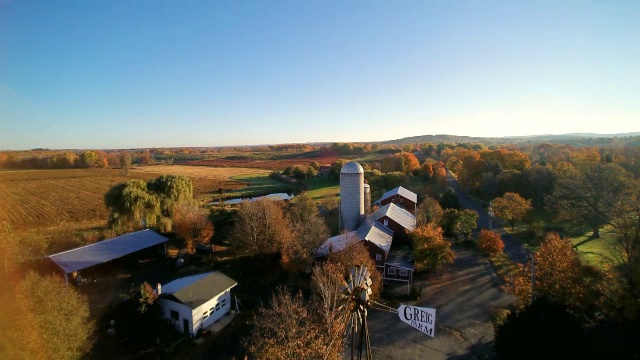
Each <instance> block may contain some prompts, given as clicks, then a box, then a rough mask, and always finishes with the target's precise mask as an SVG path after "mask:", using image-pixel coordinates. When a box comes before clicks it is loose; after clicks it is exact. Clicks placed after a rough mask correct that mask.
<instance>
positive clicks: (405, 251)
mask: <svg viewBox="0 0 640 360" xmlns="http://www.w3.org/2000/svg"><path fill="white" fill-rule="evenodd" d="M412 259H413V257H412V254H411V249H409V247H407V246H403V247H401V248H399V249H393V250H391V251H390V252H389V255H388V256H387V261H386V263H387V264H388V265H391V266H396V267H401V268H405V269H407V270H415V266H414V265H413V261H412Z"/></svg>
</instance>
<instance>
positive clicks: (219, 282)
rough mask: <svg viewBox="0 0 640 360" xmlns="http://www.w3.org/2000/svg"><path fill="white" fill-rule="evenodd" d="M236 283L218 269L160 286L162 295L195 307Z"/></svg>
mask: <svg viewBox="0 0 640 360" xmlns="http://www.w3.org/2000/svg"><path fill="white" fill-rule="evenodd" d="M236 285H238V283H237V282H236V281H235V280H233V279H232V278H230V277H228V276H227V275H225V274H223V273H221V272H220V271H213V272H208V273H203V274H197V275H191V276H186V277H183V278H179V279H176V280H173V281H171V282H169V283H167V284H165V285H162V287H161V293H160V296H162V295H171V296H173V298H174V299H176V300H177V301H179V302H181V303H183V304H185V305H187V306H189V307H190V308H191V309H196V308H197V307H198V306H200V305H202V304H204V303H205V302H207V301H209V300H211V299H212V298H214V297H216V296H217V295H219V294H220V293H223V292H225V291H226V290H229V289H231V288H232V287H234V286H236Z"/></svg>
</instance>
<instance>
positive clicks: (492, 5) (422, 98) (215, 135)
mask: <svg viewBox="0 0 640 360" xmlns="http://www.w3.org/2000/svg"><path fill="white" fill-rule="evenodd" d="M629 131H640V1H637V0H631V1H600V2H589V1H582V0H581V1H568V0H567V1H557V0H554V1H518V0H516V1H512V0H504V1H475V0H474V1H472V0H468V1H456V0H442V1H415V0H412V1H408V0H399V1H395V0H394V1H378V0H366V1H359V0H346V1H333V0H288V1H285V0H258V1H242V0H233V1H226V0H198V1H196V0H193V1H192V0H184V1H183V0H180V1H177V0H176V1H162V0H154V1H143V0H135V1H130V0H126V1H118V0H109V1H84V0H75V1H66V0H60V1H22V0H15V1H12V0H0V149H16V150H17V149H30V148H36V147H44V148H52V149H60V148H77V149H80V148H90V149H104V148H132V147H170V146H223V145H253V144H279V143H304V142H316V141H323V142H324V141H331V142H333V141H353V142H357V141H380V140H390V139H397V138H401V137H406V136H414V135H429V134H451V135H467V136H512V135H535V134H563V133H571V132H596V133H619V132H629Z"/></svg>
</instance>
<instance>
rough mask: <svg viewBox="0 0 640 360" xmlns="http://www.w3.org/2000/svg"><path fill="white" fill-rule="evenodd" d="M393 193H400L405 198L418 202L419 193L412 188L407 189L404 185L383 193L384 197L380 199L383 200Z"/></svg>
mask: <svg viewBox="0 0 640 360" xmlns="http://www.w3.org/2000/svg"><path fill="white" fill-rule="evenodd" d="M393 195H400V196H402V197H403V198H405V199H408V200H411V201H413V202H414V203H417V202H418V195H417V194H416V193H414V192H412V191H410V190H407V189H405V188H403V187H402V186H398V187H397V188H395V189H391V190H389V191H387V192H386V193H384V194H382V197H380V200H378V201H382V200H384V199H386V198H389V197H391V196H393Z"/></svg>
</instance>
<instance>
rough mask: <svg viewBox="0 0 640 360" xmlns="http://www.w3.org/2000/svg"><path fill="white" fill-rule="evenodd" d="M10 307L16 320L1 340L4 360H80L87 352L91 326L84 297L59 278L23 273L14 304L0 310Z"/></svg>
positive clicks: (4, 305) (92, 326) (90, 337)
mask: <svg viewBox="0 0 640 360" xmlns="http://www.w3.org/2000/svg"><path fill="white" fill-rule="evenodd" d="M11 305H13V306H14V307H12V311H13V312H14V313H15V315H16V316H15V322H13V323H12V325H11V327H12V328H13V330H12V331H11V332H8V333H7V334H6V335H7V336H8V338H5V340H7V341H5V345H6V346H7V347H8V349H5V351H7V352H8V353H9V354H10V355H9V357H7V358H14V359H69V360H71V359H81V358H82V357H83V356H84V355H85V354H86V353H87V352H88V351H89V350H90V349H91V345H92V343H93V339H92V333H93V329H94V324H93V322H92V321H91V319H90V313H89V303H88V300H87V297H86V296H84V295H82V294H80V293H79V292H78V291H77V290H75V289H74V288H72V287H67V286H65V284H64V282H63V281H62V280H61V279H60V278H58V277H55V276H52V275H48V276H41V275H38V274H36V273H34V272H29V273H27V275H26V277H25V278H24V280H22V281H21V282H20V283H19V284H18V286H17V288H16V301H15V304H6V303H5V304H3V307H6V306H11ZM11 353H13V354H12V355H11ZM0 355H1V350H0Z"/></svg>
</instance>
